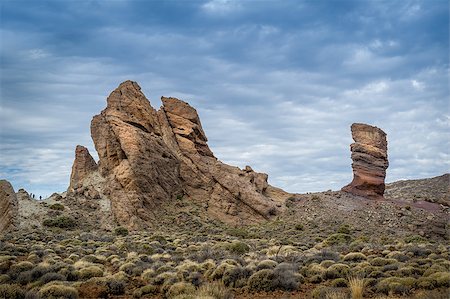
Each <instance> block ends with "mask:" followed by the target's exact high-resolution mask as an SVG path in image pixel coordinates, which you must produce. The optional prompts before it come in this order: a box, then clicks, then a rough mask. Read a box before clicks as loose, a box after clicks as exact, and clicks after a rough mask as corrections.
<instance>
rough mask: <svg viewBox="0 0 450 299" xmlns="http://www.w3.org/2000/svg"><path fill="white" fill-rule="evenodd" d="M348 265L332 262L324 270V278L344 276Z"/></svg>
mask: <svg viewBox="0 0 450 299" xmlns="http://www.w3.org/2000/svg"><path fill="white" fill-rule="evenodd" d="M349 270H350V267H349V266H347V265H344V264H334V265H332V266H330V267H329V268H328V269H326V270H325V273H324V278H325V279H334V278H344V277H346V276H347V274H348V273H349Z"/></svg>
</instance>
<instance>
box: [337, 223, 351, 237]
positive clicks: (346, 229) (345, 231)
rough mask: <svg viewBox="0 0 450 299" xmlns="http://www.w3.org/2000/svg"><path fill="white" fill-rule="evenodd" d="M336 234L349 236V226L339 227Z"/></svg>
mask: <svg viewBox="0 0 450 299" xmlns="http://www.w3.org/2000/svg"><path fill="white" fill-rule="evenodd" d="M337 233H338V234H346V235H349V234H350V226H349V225H348V224H344V225H341V226H340V227H339V229H338V230H337Z"/></svg>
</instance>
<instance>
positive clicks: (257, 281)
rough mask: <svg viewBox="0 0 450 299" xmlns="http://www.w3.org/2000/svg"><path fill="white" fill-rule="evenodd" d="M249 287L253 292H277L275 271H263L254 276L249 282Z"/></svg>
mask: <svg viewBox="0 0 450 299" xmlns="http://www.w3.org/2000/svg"><path fill="white" fill-rule="evenodd" d="M248 287H249V289H250V290H252V291H266V292H270V291H273V290H275V288H276V283H275V273H274V272H273V270H269V269H263V270H260V271H258V272H256V273H255V274H253V275H252V276H250V278H249V280H248Z"/></svg>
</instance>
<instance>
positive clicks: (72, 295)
mask: <svg viewBox="0 0 450 299" xmlns="http://www.w3.org/2000/svg"><path fill="white" fill-rule="evenodd" d="M39 296H41V297H42V298H47V299H61V298H65V299H76V298H78V292H77V290H76V289H75V288H73V287H70V286H65V285H59V284H50V285H45V286H43V287H42V288H41V289H40V290H39Z"/></svg>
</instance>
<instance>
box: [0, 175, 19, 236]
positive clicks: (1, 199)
mask: <svg viewBox="0 0 450 299" xmlns="http://www.w3.org/2000/svg"><path fill="white" fill-rule="evenodd" d="M17 216H18V203H17V197H16V193H15V192H14V189H13V187H12V185H11V183H10V182H8V181H6V180H0V233H1V232H5V231H6V230H8V229H12V228H15V227H16V220H17Z"/></svg>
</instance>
